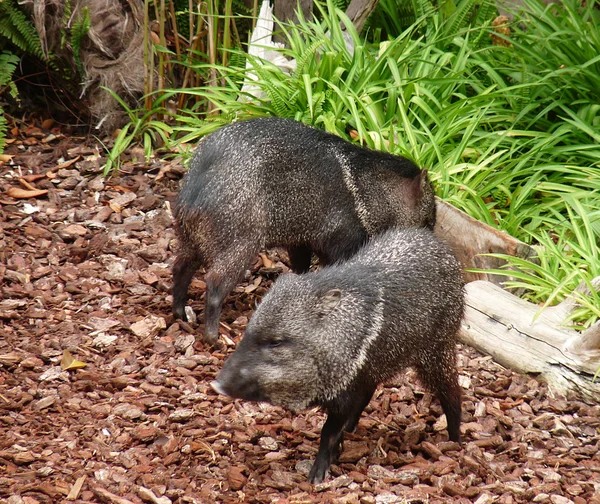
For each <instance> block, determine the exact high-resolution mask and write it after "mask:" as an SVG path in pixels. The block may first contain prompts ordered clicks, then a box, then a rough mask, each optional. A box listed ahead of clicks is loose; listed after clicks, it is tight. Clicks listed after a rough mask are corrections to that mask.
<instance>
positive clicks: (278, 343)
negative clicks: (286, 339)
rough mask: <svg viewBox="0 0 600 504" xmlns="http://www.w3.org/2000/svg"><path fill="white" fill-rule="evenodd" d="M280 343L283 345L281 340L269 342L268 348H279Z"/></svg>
mask: <svg viewBox="0 0 600 504" xmlns="http://www.w3.org/2000/svg"><path fill="white" fill-rule="evenodd" d="M282 343H283V340H281V339H272V340H270V341H269V346H270V347H271V348H275V347H278V346H281V345H282Z"/></svg>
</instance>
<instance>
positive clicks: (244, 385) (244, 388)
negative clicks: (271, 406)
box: [210, 379, 269, 402]
mask: <svg viewBox="0 0 600 504" xmlns="http://www.w3.org/2000/svg"><path fill="white" fill-rule="evenodd" d="M210 386H211V387H212V388H213V390H214V391H215V392H217V393H219V394H223V395H227V396H229V397H234V398H236V399H245V400H246V401H256V402H269V399H268V398H267V397H265V395H264V394H262V393H261V392H260V388H259V387H258V384H257V383H255V382H240V383H238V384H237V386H234V385H233V384H231V383H228V384H223V383H222V382H220V381H219V380H218V379H217V380H213V381H212V382H210Z"/></svg>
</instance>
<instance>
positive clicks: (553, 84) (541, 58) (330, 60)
mask: <svg viewBox="0 0 600 504" xmlns="http://www.w3.org/2000/svg"><path fill="white" fill-rule="evenodd" d="M405 5H406V4H405V3H400V2H395V1H394V0H384V1H383V2H382V4H381V5H380V8H379V9H378V12H377V16H380V19H381V21H377V23H380V24H379V25H376V23H375V21H371V25H370V26H369V31H368V32H367V34H366V36H364V37H363V36H359V35H358V34H357V33H356V32H355V30H354V29H353V27H352V24H351V23H350V22H349V20H348V19H347V18H346V17H345V15H344V13H343V12H342V11H341V10H340V9H338V8H336V7H335V5H334V4H333V3H332V2H330V3H328V4H327V5H325V6H322V5H320V4H316V6H317V7H318V8H319V9H320V12H319V15H318V16H317V17H316V19H318V21H306V20H304V19H300V21H299V23H298V24H296V25H286V26H285V28H284V33H283V35H284V37H285V39H286V40H287V47H286V48H283V49H280V50H279V52H280V53H281V54H282V55H284V56H286V57H287V58H288V59H293V60H295V62H296V68H295V70H294V71H292V72H291V73H286V72H285V71H283V70H282V69H281V68H278V67H277V66H275V65H273V64H271V63H269V62H265V61H257V60H256V59H253V58H251V57H248V56H247V55H246V54H245V53H244V52H242V51H241V50H229V51H228V52H229V53H230V54H231V58H230V60H229V64H228V65H227V66H223V65H220V66H219V65H207V64H204V63H202V62H196V64H195V69H196V71H198V72H206V71H208V69H209V68H210V70H212V71H215V70H216V71H218V79H217V80H218V82H219V83H220V85H217V86H213V87H198V88H188V89H174V90H170V91H168V93H172V95H173V96H175V95H181V94H183V95H185V96H186V97H187V98H188V99H195V100H197V101H198V102H202V103H207V102H209V103H211V104H212V107H213V115H210V116H206V115H205V114H204V113H202V112H201V111H197V110H186V111H184V112H183V113H179V114H178V115H177V117H176V122H175V123H174V124H175V126H174V128H173V136H174V137H176V138H177V140H178V142H179V144H178V145H179V146H180V147H182V148H183V149H184V150H186V151H187V152H189V150H190V149H189V148H188V147H187V146H188V145H190V144H193V143H194V142H196V141H197V140H198V138H200V137H201V136H203V135H205V134H207V133H210V132H211V131H213V130H214V129H216V128H218V127H220V126H221V125H222V124H223V123H226V122H229V121H232V120H240V119H243V118H248V117H255V116H264V115H276V116H280V117H289V118H293V119H296V120H299V121H303V122H305V123H307V124H311V125H314V126H316V127H319V128H323V129H325V130H327V131H330V132H332V133H335V134H337V135H340V136H342V137H345V138H347V139H351V136H350V135H349V133H350V131H356V132H357V133H358V141H360V142H362V143H363V144H365V145H367V146H368V147H371V148H374V149H381V150H387V151H390V152H393V153H397V154H401V155H404V156H407V157H410V158H412V159H414V160H415V161H416V162H417V163H418V164H419V165H420V166H422V167H426V168H428V169H429V170H430V173H431V174H432V177H433V179H434V181H435V184H436V186H437V191H438V194H439V195H440V196H441V197H442V198H443V199H445V200H447V201H449V202H450V203H452V204H454V205H456V206H457V207H459V208H461V209H463V210H465V211H466V212H468V213H469V214H470V215H472V216H474V217H475V218H477V219H479V220H481V221H483V222H486V223H487V224H489V225H491V226H494V227H496V228H498V229H501V230H503V231H506V232H508V233H509V234H511V235H513V236H515V237H517V238H519V239H521V240H523V241H525V242H527V243H530V244H532V245H533V246H534V247H536V249H537V252H538V255H539V259H538V261H539V262H538V263H537V264H534V263H530V262H527V261H522V260H519V259H515V258H508V259H509V261H510V263H511V264H513V265H514V266H517V268H518V272H517V273H516V274H514V273H511V275H512V276H513V280H511V281H509V282H507V286H510V287H522V288H525V290H526V297H527V298H528V299H530V300H531V301H533V302H536V303H540V304H541V305H545V304H551V303H555V302H557V301H560V300H563V299H564V298H565V297H566V296H568V295H570V294H571V292H572V291H573V290H574V289H575V288H576V287H577V286H578V285H579V284H581V283H583V284H587V285H588V286H589V287H591V286H592V279H593V278H595V277H597V276H600V261H599V257H598V256H599V251H598V250H599V249H598V247H599V244H600V238H599V237H600V197H599V196H600V146H599V144H600V142H599V140H600V119H599V115H598V111H599V110H600V96H599V93H600V37H599V34H600V26H599V24H598V10H597V3H596V2H595V1H594V2H589V3H587V5H585V6H583V7H582V6H581V4H580V2H577V1H575V0H566V1H565V2H564V4H563V5H549V6H545V5H544V4H543V3H541V2H540V1H538V0H525V8H524V9H523V10H522V11H521V12H518V13H515V17H514V20H513V21H512V22H511V23H510V25H509V26H508V27H507V28H508V35H506V34H504V35H503V34H502V33H498V32H496V31H494V27H493V26H492V22H493V21H494V19H495V18H496V16H497V12H496V9H495V7H494V5H493V4H492V3H489V2H475V1H474V0H462V1H460V2H457V3H454V2H452V1H447V2H444V3H442V4H441V5H436V4H434V3H431V2H429V1H428V0H414V2H413V4H412V5H413V8H412V10H410V11H408V10H406V7H405ZM401 6H404V7H401ZM402 8H404V9H405V10H404V11H402V10H401V9H402ZM398 9H400V12H404V14H403V15H402V16H399V17H398V16H396V17H394V16H393V13H394V12H397V10H398ZM386 13H387V14H386ZM340 23H341V25H340ZM341 26H344V27H345V29H346V31H347V33H348V34H349V36H350V38H351V39H352V42H353V46H354V48H353V50H349V49H348V47H347V45H346V43H345V41H344V36H343V33H342V29H341ZM492 35H493V36H495V37H496V43H495V44H494V43H492V41H493V40H494V39H493V38H492ZM500 41H504V42H505V44H501V43H498V42H500ZM247 63H249V64H250V65H251V68H252V71H253V72H254V74H255V75H256V77H257V80H256V81H255V82H254V84H255V85H256V86H257V87H258V88H259V90H260V92H261V93H260V95H259V97H253V96H249V95H247V96H243V94H244V93H243V91H242V84H243V82H244V75H245V73H246V64H247ZM498 273H501V274H502V273H505V274H506V271H500V272H498ZM574 295H576V296H578V297H579V301H580V302H581V304H582V307H581V309H579V310H577V311H576V313H575V314H574V316H573V318H574V319H575V321H577V322H578V324H582V326H583V327H588V326H589V325H591V324H592V323H593V322H594V321H595V320H597V319H598V317H599V316H600V302H598V301H599V298H598V295H597V294H596V293H595V291H594V292H593V293H592V294H589V295H587V296H586V295H581V294H574Z"/></svg>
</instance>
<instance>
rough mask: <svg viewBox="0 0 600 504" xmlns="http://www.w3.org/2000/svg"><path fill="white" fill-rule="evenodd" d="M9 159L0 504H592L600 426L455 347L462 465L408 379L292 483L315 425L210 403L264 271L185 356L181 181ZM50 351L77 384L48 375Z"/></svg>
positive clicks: (84, 158) (384, 392) (61, 141)
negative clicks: (209, 340)
mask: <svg viewBox="0 0 600 504" xmlns="http://www.w3.org/2000/svg"><path fill="white" fill-rule="evenodd" d="M100 152H102V150H101V148H100ZM6 153H7V154H13V155H14V157H12V159H11V160H10V161H8V160H7V161H5V162H4V163H3V164H0V257H1V259H2V260H1V261H0V285H1V297H0V502H7V503H10V504H35V503H56V502H66V501H69V500H71V501H75V502H96V503H116V504H127V503H130V502H133V503H141V502H151V503H152V502H154V503H158V504H169V503H213V502H223V503H233V502H257V503H258V502H276V503H279V504H285V503H312V502H339V503H348V504H354V503H362V504H371V503H382V504H383V503H393V502H399V503H409V502H410V503H445V502H460V503H471V502H476V503H478V504H486V503H492V502H497V503H503V504H508V503H513V502H514V503H530V502H541V503H553V504H564V503H569V502H574V503H577V504H584V503H593V502H600V455H599V449H600V431H599V427H600V406H598V405H589V404H585V403H583V402H580V401H576V400H562V399H555V398H552V397H551V395H550V394H549V391H548V390H547V388H546V387H545V386H543V385H540V384H538V382H537V381H536V380H535V379H533V378H531V377H524V376H521V375H518V374H515V373H513V372H511V371H509V370H506V369H503V368H501V367H500V366H498V365H497V364H495V363H494V362H493V361H492V360H491V359H490V358H488V357H484V356H481V355H479V354H477V353H476V352H474V351H473V350H471V349H469V348H463V347H461V348H459V368H460V374H461V385H462V387H463V389H464V413H463V427H462V431H463V437H464V444H463V446H462V447H459V446H458V445H457V444H456V443H452V442H448V441H447V433H446V430H445V421H444V418H443V417H441V414H442V410H441V407H440V406H439V403H438V402H437V400H435V399H433V398H432V397H431V395H430V394H428V393H425V392H424V391H423V390H422V388H421V387H420V385H418V383H416V381H415V379H414V376H413V374H412V373H410V372H408V373H406V374H404V375H402V376H400V377H399V378H398V379H397V380H395V381H394V383H390V384H388V385H387V386H386V387H380V389H379V390H378V391H377V393H376V394H375V397H374V399H373V401H372V402H371V404H370V405H369V406H368V407H367V410H366V412H365V413H364V414H363V417H362V418H361V421H360V424H359V427H358V429H357V431H356V433H354V434H350V435H348V436H347V438H346V442H345V445H344V450H343V452H342V455H341V459H340V461H339V463H338V464H337V465H334V466H332V470H331V473H332V474H331V475H330V477H329V478H328V479H327V480H326V481H325V482H324V483H322V484H320V485H317V486H313V485H311V484H309V483H307V481H306V476H307V473H308V469H309V468H310V465H311V463H312V461H313V459H314V457H315V455H316V452H317V445H318V436H319V432H320V428H321V426H322V424H323V422H324V415H323V414H322V413H320V412H319V411H317V410H312V411H305V412H302V413H301V414H298V415H292V414H291V413H289V412H287V411H284V410H282V409H280V408H277V407H273V406H269V405H264V404H252V403H246V402H241V401H233V400H231V399H228V398H225V397H221V396H217V395H216V393H215V392H213V391H212V389H211V388H210V386H209V383H210V381H211V380H212V379H213V377H214V376H215V374H216V373H217V372H218V370H219V369H220V368H221V366H222V364H223V361H224V359H225V358H226V356H227V354H228V353H229V352H231V351H233V349H234V348H235V345H236V343H237V342H238V341H239V339H240V337H241V335H242V333H243V329H244V327H245V325H246V322H247V320H248V318H249V317H250V316H251V313H252V308H253V306H254V304H255V303H256V302H257V301H258V300H259V299H260V298H261V296H262V295H263V294H264V292H265V291H266V289H268V287H269V285H270V283H271V282H272V280H273V279H274V278H275V277H276V275H277V274H279V273H280V272H282V271H286V270H287V268H286V266H285V264H284V263H283V262H282V261H281V259H280V258H279V257H278V256H277V253H276V252H275V251H269V252H268V253H266V254H264V255H263V256H261V257H260V258H257V261H256V264H255V265H254V268H253V269H252V271H251V273H250V274H249V275H248V277H247V278H246V280H245V281H244V282H242V283H241V284H240V285H239V286H238V287H237V288H236V290H235V292H234V293H233V294H232V295H231V296H230V297H229V298H228V300H227V306H226V308H225V310H224V314H223V317H222V321H223V325H222V336H223V339H224V341H225V343H226V351H211V349H210V348H208V347H206V346H204V345H203V344H202V343H198V344H196V345H195V346H194V334H195V333H196V332H197V331H198V329H199V327H198V325H197V324H190V325H188V324H184V323H173V321H172V317H171V315H170V297H169V289H170V282H171V276H170V265H171V263H172V260H173V248H174V245H175V241H174V233H173V229H172V226H171V216H170V202H172V201H173V198H174V196H175V194H176V191H177V188H178V184H179V181H180V179H181V176H182V174H183V169H182V168H181V167H179V166H171V165H170V164H169V163H166V162H164V163H158V162H153V163H150V165H149V166H148V165H146V163H144V162H143V160H140V161H137V160H135V159H132V160H131V161H129V162H126V163H124V164H123V166H122V170H121V174H120V176H118V177H115V178H112V179H109V180H106V179H104V178H103V177H102V176H101V172H100V167H101V165H102V160H101V159H100V155H99V154H98V146H97V145H95V144H92V143H86V140H85V139H77V138H64V137H62V136H61V135H60V134H59V133H58V132H57V133H56V134H55V135H54V134H50V135H49V134H48V132H44V131H39V130H30V131H28V132H21V136H20V138H19V139H18V140H17V141H16V142H14V143H12V144H11V145H9V146H8V148H7V150H6ZM133 154H134V155H135V152H134V153H133ZM139 158H140V159H141V155H140V156H139ZM35 175H40V176H39V177H36V176H35ZM23 176H26V177H25V179H26V182H28V183H29V184H30V185H31V187H33V188H34V189H47V190H48V193H47V194H45V195H41V196H40V197H38V198H37V199H35V200H34V199H15V198H12V197H10V196H9V195H8V194H7V191H9V190H10V189H11V188H22V189H27V190H30V188H26V187H25V185H26V184H23V182H21V181H20V178H22V177H23ZM9 194H13V195H14V194H15V193H14V192H10V191H9ZM201 278H202V277H201V276H198V278H197V279H196V280H195V281H194V283H193V285H192V294H193V301H192V303H191V304H192V307H193V308H194V310H195V311H196V313H198V314H199V320H201V318H202V317H201V314H202V294H203V288H204V284H203V282H202V280H201ZM200 329H201V326H200ZM65 351H67V352H68V353H70V355H71V356H72V357H73V358H74V359H77V360H79V361H81V362H83V363H85V364H86V366H85V367H84V368H82V369H71V370H63V369H62V368H61V366H60V364H61V361H63V359H65V355H66V354H65ZM74 367H77V364H75V365H74Z"/></svg>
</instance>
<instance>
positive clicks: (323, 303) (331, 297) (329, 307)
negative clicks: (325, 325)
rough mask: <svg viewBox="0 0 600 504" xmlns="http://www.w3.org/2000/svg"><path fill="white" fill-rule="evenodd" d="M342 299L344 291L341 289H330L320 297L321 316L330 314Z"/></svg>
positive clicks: (319, 309)
mask: <svg viewBox="0 0 600 504" xmlns="http://www.w3.org/2000/svg"><path fill="white" fill-rule="evenodd" d="M341 299H342V291H341V290H340V289H331V290H328V291H327V292H326V293H325V294H323V295H322V296H321V298H320V299H319V305H318V307H317V308H318V312H319V316H320V317H325V316H327V315H329V314H330V313H331V312H332V311H333V310H334V309H335V307H336V306H337V305H338V304H340V300H341Z"/></svg>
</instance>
